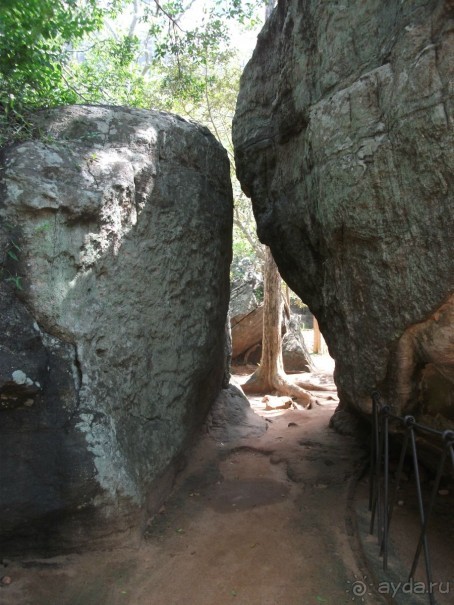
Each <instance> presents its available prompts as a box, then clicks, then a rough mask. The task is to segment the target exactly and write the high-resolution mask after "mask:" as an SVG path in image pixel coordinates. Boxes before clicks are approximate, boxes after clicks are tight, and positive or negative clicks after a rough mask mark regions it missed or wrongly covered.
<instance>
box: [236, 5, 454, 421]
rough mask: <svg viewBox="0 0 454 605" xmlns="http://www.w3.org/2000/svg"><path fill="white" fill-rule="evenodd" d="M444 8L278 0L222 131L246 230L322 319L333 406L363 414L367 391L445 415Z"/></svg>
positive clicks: (449, 88)
mask: <svg viewBox="0 0 454 605" xmlns="http://www.w3.org/2000/svg"><path fill="white" fill-rule="evenodd" d="M453 12H454V3H453V2H452V0H444V1H443V0H431V1H427V0H415V1H413V2H383V0H367V1H364V0H354V1H352V2H341V3H339V2H322V1H320V0H309V1H307V2H297V1H296V0H282V1H280V2H279V3H278V7H277V9H276V10H275V11H274V13H273V14H272V16H271V18H270V19H269V20H268V22H267V24H266V25H265V27H264V29H263V31H262V32H261V34H260V36H259V39H258V43H257V47H256V49H255V52H254V55H253V57H252V59H251V61H250V62H249V64H248V65H247V66H246V69H245V71H244V74H243V77H242V81H241V90H240V94H239V99H238V104H237V109H236V115H235V119H234V127H233V137H234V144H235V156H236V166H237V174H238V176H239V179H240V181H241V184H242V187H243V189H244V191H245V192H246V193H247V194H248V195H249V196H250V197H251V198H252V203H253V207H254V214H255V217H256V220H257V225H258V233H259V237H260V239H261V241H262V242H264V243H265V244H268V245H269V246H270V247H271V249H272V252H273V256H274V257H275V259H276V262H277V264H278V267H279V270H280V272H281V274H282V276H283V278H284V279H285V281H286V282H287V283H288V284H289V285H290V287H291V288H292V289H293V290H294V291H295V292H297V293H298V294H299V296H300V297H301V298H302V299H303V300H304V302H306V303H307V304H308V305H309V307H310V309H311V311H312V312H313V313H314V314H315V315H316V317H317V318H318V320H319V323H320V327H321V330H322V332H323V335H324V336H325V338H326V341H327V344H328V347H329V351H330V354H331V355H332V356H333V357H334V358H335V360H336V373H335V378H336V383H337V385H338V388H339V394H340V398H341V406H343V407H344V408H346V409H348V408H350V409H354V410H361V411H363V412H366V413H367V412H369V411H370V404H371V400H370V393H371V391H372V390H373V389H375V388H379V389H380V390H381V391H382V392H383V393H384V395H385V396H386V397H387V398H388V400H389V401H390V402H391V403H392V405H393V406H394V409H395V410H396V411H398V412H402V411H404V410H412V411H415V410H421V409H422V410H423V411H425V412H427V413H428V414H429V415H431V414H432V415H435V414H438V415H439V417H441V418H442V419H443V418H444V419H445V426H446V425H447V424H449V423H448V420H449V418H450V417H451V418H454V413H453V405H454V404H453V402H454V397H453V382H454V371H453V364H454V328H453V325H454V324H453V322H452V321H450V320H449V317H450V316H451V315H452V311H453V305H454V298H453V292H454V254H453V242H454V200H453V183H454V181H453V178H452V175H453V172H454V134H453V120H454V115H453V109H454V102H453V101H454V88H453V81H454V37H453V31H454V28H453V26H454V22H453ZM434 377H435V379H436V380H438V383H439V384H438V387H436V385H434V384H432V383H433V379H434ZM431 385H432V386H431ZM432 387H433V388H432ZM430 393H432V394H433V396H432V399H431V398H430ZM436 393H438V394H439V395H440V397H441V398H440V397H436V396H435V394H436ZM435 400H437V402H438V403H437V405H438V409H437V410H434V408H433V402H434V401H435ZM442 424H443V423H442Z"/></svg>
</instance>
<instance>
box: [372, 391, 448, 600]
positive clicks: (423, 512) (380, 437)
mask: <svg viewBox="0 0 454 605" xmlns="http://www.w3.org/2000/svg"><path fill="white" fill-rule="evenodd" d="M372 403H373V407H372V439H371V465H370V488H369V510H370V512H371V523H370V533H371V534H373V533H374V527H375V518H376V517H377V534H378V541H379V546H380V556H382V557H383V570H384V571H387V569H388V547H389V530H390V525H391V519H392V513H393V509H394V504H395V501H396V499H397V498H396V496H397V491H398V489H399V487H400V480H401V477H402V470H403V466H404V461H405V456H406V454H407V449H408V445H409V443H410V445H411V457H412V461H413V470H414V475H415V481H416V495H417V500H418V510H419V518H420V523H421V532H420V536H419V541H418V545H417V548H416V552H415V555H414V558H413V562H412V566H411V569H410V573H409V576H408V580H407V581H410V580H412V579H413V577H414V574H415V572H416V567H417V565H418V562H419V558H420V555H421V550H423V551H424V560H425V569H426V578H427V582H428V585H429V586H432V585H433V583H432V563H431V557H430V549H429V544H428V540H427V527H428V524H429V521H430V516H431V513H432V510H433V507H434V504H435V500H436V497H437V494H438V488H439V486H440V481H441V478H442V476H443V471H444V468H445V464H446V459H447V458H449V459H450V460H451V464H452V468H453V470H454V431H452V430H444V431H442V430H437V429H434V428H432V427H429V426H425V425H423V424H421V423H419V422H417V421H416V419H415V418H414V416H411V415H406V416H397V415H396V414H393V413H392V412H391V407H390V406H389V405H387V404H385V403H384V402H383V401H382V398H381V395H380V393H379V392H378V391H375V392H374V393H372ZM390 420H394V421H398V422H400V423H401V424H403V426H404V427H405V433H404V439H403V442H402V448H401V452H400V458H399V464H398V467H397V473H396V484H395V487H394V491H393V494H392V496H391V498H390V481H389V421H390ZM416 433H423V434H426V435H431V436H434V437H437V438H439V439H440V442H441V443H440V445H441V447H440V458H439V461H438V467H437V473H436V478H435V481H434V485H433V488H432V492H431V496H430V500H429V505H428V506H427V508H425V507H424V502H423V496H422V489H421V480H420V475H419V465H418V451H417V444H416V438H415V434H416ZM428 597H429V603H430V605H436V602H435V597H434V595H433V593H432V591H428Z"/></svg>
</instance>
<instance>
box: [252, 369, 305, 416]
mask: <svg viewBox="0 0 454 605" xmlns="http://www.w3.org/2000/svg"><path fill="white" fill-rule="evenodd" d="M260 370H261V368H260V367H259V368H258V369H257V370H256V371H255V372H254V374H252V376H251V377H250V378H249V380H248V381H247V382H246V383H245V384H243V391H244V392H245V393H247V394H253V393H254V394H260V395H266V394H269V393H274V392H275V393H278V394H279V395H286V396H287V397H292V398H294V399H295V400H296V402H297V403H299V404H300V405H302V406H303V407H304V408H306V409H310V408H311V407H312V405H314V404H315V403H316V399H315V398H314V397H313V396H312V395H311V394H310V393H308V391H306V390H305V389H303V388H301V387H300V386H298V385H297V384H295V383H294V382H292V381H291V380H289V379H288V378H287V376H286V375H285V374H283V373H281V372H279V373H276V374H273V375H272V376H267V377H264V376H263V373H262V372H261V371H260Z"/></svg>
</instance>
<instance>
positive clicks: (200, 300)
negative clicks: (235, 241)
mask: <svg viewBox="0 0 454 605" xmlns="http://www.w3.org/2000/svg"><path fill="white" fill-rule="evenodd" d="M33 122H34V123H35V125H36V126H37V130H39V131H40V132H41V133H44V134H45V138H44V139H43V138H41V139H37V140H30V141H27V142H24V143H21V144H19V145H13V146H11V147H7V148H5V149H4V150H3V161H2V171H1V192H2V194H1V200H0V217H1V221H2V229H3V236H4V237H3V239H2V240H1V243H3V244H4V245H2V246H0V248H1V249H2V252H3V256H1V257H0V260H2V259H3V260H5V258H6V256H7V255H5V254H4V251H5V250H6V248H5V246H7V245H8V242H9V241H11V239H12V236H11V235H10V232H9V231H8V230H11V229H14V233H15V235H14V242H15V244H16V245H17V247H18V251H17V255H15V256H16V260H14V259H11V258H9V260H8V263H9V265H8V268H7V270H8V271H9V272H10V273H11V274H14V275H17V276H18V277H19V278H20V281H19V286H20V288H18V287H15V285H14V283H11V281H10V282H7V281H6V280H2V282H1V283H0V288H1V290H2V293H1V294H2V298H1V299H0V302H1V301H2V300H3V301H4V303H5V307H7V308H8V309H10V312H9V315H8V314H4V315H2V317H1V320H0V321H1V322H2V328H3V329H2V330H1V332H0V333H1V342H0V392H3V391H2V389H3V388H6V387H4V386H3V385H4V384H5V378H4V375H7V376H9V378H11V372H14V371H16V372H17V371H22V372H23V373H24V374H25V375H26V376H27V377H29V378H30V379H31V380H32V381H33V383H34V384H35V385H36V384H37V382H36V381H38V382H39V383H40V388H39V389H38V391H39V392H38V393H35V394H34V403H33V405H31V406H28V407H27V404H26V403H25V402H24V403H25V405H19V406H16V407H14V406H12V407H11V409H10V408H8V409H3V408H2V406H1V404H0V413H1V414H2V423H1V429H0V431H3V429H5V430H6V431H7V435H6V436H4V435H2V436H1V437H0V447H1V448H2V452H1V453H0V455H1V458H2V461H3V460H5V459H6V460H7V461H8V462H7V463H6V464H4V463H3V462H2V465H1V468H0V475H1V484H2V496H1V499H0V514H1V516H2V521H3V522H4V523H2V528H3V536H2V538H3V539H4V541H6V542H5V543H7V542H8V540H10V539H11V540H10V542H9V543H8V544H9V546H11V544H12V536H14V535H15V536H16V537H17V535H21V536H22V538H24V540H25V541H26V539H27V537H28V538H29V539H30V541H31V542H33V543H34V546H35V547H36V548H39V545H40V544H41V545H42V544H45V545H46V547H47V546H49V545H50V544H55V543H56V542H57V541H60V546H61V545H62V544H67V545H75V544H76V545H77V544H80V543H82V542H88V541H90V540H92V539H93V538H94V537H102V536H103V535H106V534H111V533H112V532H114V531H115V529H127V528H129V527H131V525H132V524H133V522H135V521H136V520H137V516H138V515H139V516H140V514H141V511H143V510H144V509H145V507H146V506H147V502H149V501H150V500H153V498H154V494H152V493H151V491H152V490H157V489H159V477H160V476H161V475H162V474H164V473H165V472H166V469H168V468H169V465H171V464H172V461H173V460H174V459H175V458H176V457H178V455H179V454H180V452H181V450H182V448H183V447H184V446H185V445H186V444H187V442H188V440H189V439H190V438H191V435H192V434H193V433H194V431H195V430H196V429H197V427H199V426H200V425H201V424H202V422H203V420H204V418H205V415H206V413H207V411H208V409H209V408H210V406H211V404H212V402H213V401H214V400H215V399H216V396H217V395H218V393H219V391H220V389H221V385H222V380H223V374H224V365H225V364H224V356H225V349H224V341H225V329H224V326H225V321H226V316H227V309H228V298H229V264H230V258H231V227H232V193H231V185H230V175H229V163H228V159H227V155H226V152H225V151H224V150H223V149H222V147H221V146H220V145H219V144H218V143H217V142H216V140H215V139H214V137H213V136H212V135H211V134H210V133H209V131H208V130H207V129H205V128H204V127H201V126H199V125H196V124H194V123H192V122H188V121H186V120H184V119H182V118H180V117H178V116H174V115H171V114H166V113H162V112H150V111H145V110H134V109H126V108H112V107H88V106H77V107H76V106H75V107H66V108H58V109H53V110H48V111H42V112H38V113H37V114H36V115H35V116H34V117H33ZM0 235H1V234H0ZM5 262H6V260H5ZM5 266H6V265H5ZM10 273H7V274H5V275H9V274H10ZM18 313H21V314H22V315H21V316H20V317H19V316H18V315H17V314H18ZM20 330H22V332H20V333H21V334H22V333H24V336H23V338H22V337H21V338H22V340H21V339H19V340H17V338H16V336H17V334H18V333H19V331H20ZM25 332H26V333H25ZM31 335H33V338H34V342H35V341H36V350H37V351H38V352H39V355H37V356H34V357H33V360H32V359H31V357H30V356H31V355H32V353H33V351H32V349H30V347H28V345H27V344H26V341H27V339H30V338H32V336H31ZM13 343H16V344H13ZM27 347H28V348H27ZM13 358H14V359H13ZM19 382H20V381H19ZM15 384H16V386H17V388H18V389H19V388H22V389H23V388H24V384H18V381H16V382H15ZM25 386H26V385H25ZM28 386H30V385H28ZM0 397H2V396H1V395H0ZM1 401H2V399H0V402H1ZM25 427H27V428H25ZM43 440H47V443H46V447H42V442H43ZM3 450H4V451H3ZM25 452H26V453H25ZM32 458H33V465H30V460H31V459H32ZM17 460H22V462H21V463H18V462H17ZM32 474H33V478H31V477H32ZM13 477H14V482H15V485H16V486H17V487H15V488H14V489H13V488H11V487H10V486H11V483H12V482H13ZM5 486H7V487H5ZM11 508H14V509H15V512H14V514H12V515H11V514H9V513H8V514H7V511H8V510H9V511H10V510H11ZM139 526H140V525H137V527H139ZM49 527H52V529H51V530H50V529H49ZM40 532H41V533H40ZM63 534H64V539H63V538H62V536H63Z"/></svg>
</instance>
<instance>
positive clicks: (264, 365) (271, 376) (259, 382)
mask: <svg viewBox="0 0 454 605" xmlns="http://www.w3.org/2000/svg"><path fill="white" fill-rule="evenodd" d="M264 282H265V288H264V290H265V291H264V313H263V338H262V357H261V360H260V365H259V367H258V368H257V370H256V371H255V372H254V374H252V376H251V377H250V379H249V380H248V381H247V382H246V383H245V384H244V385H243V390H244V392H245V393H265V394H266V393H271V392H273V391H277V392H278V393H280V394H282V395H288V396H290V397H294V398H295V399H296V400H297V401H298V403H301V404H302V405H304V406H305V407H308V408H309V407H310V406H311V403H312V401H313V399H312V396H311V395H310V393H308V392H307V391H306V390H304V389H302V388H301V387H299V386H298V385H297V384H296V383H294V382H291V381H290V380H289V379H288V377H287V375H286V374H285V372H284V364H283V361H282V334H281V318H282V307H283V302H284V301H283V297H282V293H281V276H280V275H279V271H278V268H277V266H276V263H275V262H274V258H273V256H272V254H271V250H270V249H269V248H268V247H267V248H266V255H265V271H264Z"/></svg>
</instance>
